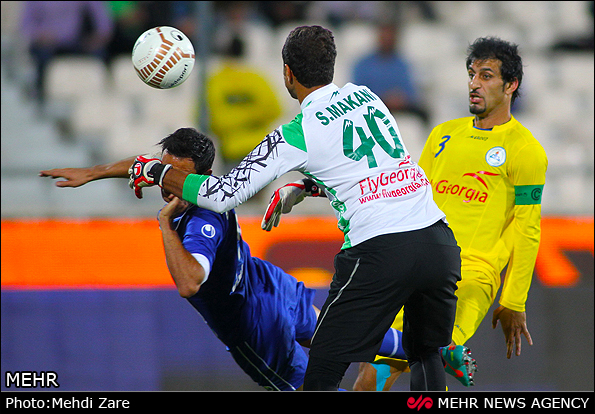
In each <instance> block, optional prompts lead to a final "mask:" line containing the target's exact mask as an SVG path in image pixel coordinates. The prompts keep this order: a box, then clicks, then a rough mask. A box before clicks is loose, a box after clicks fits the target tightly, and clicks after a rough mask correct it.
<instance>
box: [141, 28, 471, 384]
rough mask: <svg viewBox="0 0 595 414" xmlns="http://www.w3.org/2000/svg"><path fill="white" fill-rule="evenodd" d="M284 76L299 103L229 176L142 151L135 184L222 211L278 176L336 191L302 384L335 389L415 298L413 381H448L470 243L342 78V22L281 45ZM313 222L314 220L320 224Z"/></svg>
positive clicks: (384, 118)
mask: <svg viewBox="0 0 595 414" xmlns="http://www.w3.org/2000/svg"><path fill="white" fill-rule="evenodd" d="M282 56H283V61H284V65H285V66H284V78H285V85H286V87H287V90H288V92H289V93H290V94H291V96H292V97H294V98H296V99H298V101H299V102H300V107H301V112H300V114H298V115H297V116H296V117H295V119H294V120H293V121H291V122H289V123H288V124H285V125H281V126H280V127H279V128H278V129H276V130H275V131H273V132H272V133H271V134H269V135H267V136H266V137H265V138H264V140H263V141H262V142H261V143H260V144H259V145H258V146H257V147H256V148H255V149H254V150H253V151H252V152H251V153H250V154H248V155H247V156H246V157H245V158H244V160H242V162H241V163H240V164H239V165H238V166H237V167H236V168H234V169H232V170H231V171H230V172H229V173H228V174H226V175H224V176H220V177H215V176H207V175H197V174H188V173H186V172H183V171H179V170H177V169H175V168H172V167H171V165H166V164H162V163H161V162H160V160H158V159H154V160H147V159H137V160H136V161H135V163H134V164H133V166H132V168H131V186H132V187H134V188H135V191H136V193H137V196H141V191H142V187H147V186H152V185H155V184H158V185H160V186H162V187H163V188H165V189H166V190H167V191H169V192H170V193H172V194H175V195H176V196H178V197H182V198H183V199H184V200H186V201H190V202H192V203H194V204H197V205H198V206H200V207H204V208H207V209H211V210H213V211H217V212H224V211H227V210H230V209H232V208H234V207H236V206H237V205H239V204H241V203H242V202H244V201H246V200H248V199H249V198H250V197H252V196H253V195H254V194H256V193H257V192H258V191H260V190H261V189H263V188H264V187H265V186H266V185H268V184H269V183H271V182H272V181H274V180H275V179H276V178H278V177H279V176H280V175H282V174H284V173H286V172H289V171H300V172H302V173H303V174H305V175H306V176H307V177H309V178H310V179H312V180H313V181H314V182H316V183H317V184H318V185H319V186H320V187H321V188H322V189H323V191H324V193H325V195H326V196H327V197H328V198H329V201H330V204H331V206H332V207H333V209H334V211H335V214H336V217H337V220H338V225H339V228H340V229H341V230H342V231H343V233H344V235H345V243H344V244H343V247H342V250H341V252H340V253H339V254H337V256H336V258H335V269H336V273H335V275H334V277H333V282H332V283H331V286H330V291H329V297H328V298H327V300H326V302H325V304H324V306H323V308H322V310H321V316H320V318H319V319H318V322H317V327H316V331H315V333H314V337H313V340H312V346H311V349H310V359H309V362H308V368H307V371H306V377H305V379H304V390H336V389H337V388H338V385H339V383H340V381H341V379H342V377H343V375H344V373H345V371H346V369H347V368H348V366H349V364H350V363H351V362H357V361H372V360H373V358H374V356H375V354H376V352H377V351H378V349H379V347H380V344H381V342H382V338H383V336H384V334H385V332H386V331H387V330H388V329H389V327H390V325H391V323H392V321H393V319H394V317H395V315H396V313H397V312H398V311H399V309H400V308H401V307H402V306H404V307H405V323H404V329H403V330H404V333H403V346H404V349H405V351H406V354H407V359H408V361H409V364H410V366H411V389H412V390H444V389H445V386H446V380H445V374H444V369H443V365H442V360H441V357H440V354H439V351H438V349H439V347H441V346H445V345H448V344H449V343H450V341H451V334H452V328H453V323H454V314H455V307H456V296H455V295H454V292H455V290H456V283H457V281H458V280H460V249H459V247H458V246H457V244H456V241H455V239H454V236H453V234H452V231H451V230H450V228H449V227H448V225H447V224H446V220H445V215H444V213H443V212H442V211H441V210H440V209H439V208H438V207H437V206H436V204H435V203H434V200H433V198H432V188H431V186H430V183H429V181H428V180H427V178H426V176H425V174H424V172H423V170H422V169H421V168H420V167H419V166H418V165H417V164H416V163H415V162H413V161H412V160H411V157H410V156H409V153H408V152H407V149H406V147H405V145H404V143H403V141H402V138H401V135H400V132H399V129H398V127H397V123H396V121H395V119H394V118H393V117H392V116H391V114H390V111H389V110H388V108H387V107H386V105H384V103H383V102H382V101H381V100H380V99H379V98H378V97H377V96H376V95H374V94H373V93H372V92H371V91H370V90H369V89H368V88H367V87H365V86H357V85H353V84H349V83H348V84H347V85H345V86H344V87H342V88H339V87H338V86H337V85H335V84H333V83H332V79H333V72H334V63H335V57H336V50H335V44H334V38H333V35H332V33H331V32H330V31H329V30H327V29H325V28H322V27H320V26H301V27H298V28H296V29H294V30H293V31H292V32H291V33H290V34H289V36H288V38H287V40H286V42H285V45H284V46H283V51H282ZM313 231H315V229H313Z"/></svg>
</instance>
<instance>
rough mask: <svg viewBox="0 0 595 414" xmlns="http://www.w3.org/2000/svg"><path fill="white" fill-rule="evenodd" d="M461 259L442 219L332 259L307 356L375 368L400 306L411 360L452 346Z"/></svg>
mask: <svg viewBox="0 0 595 414" xmlns="http://www.w3.org/2000/svg"><path fill="white" fill-rule="evenodd" d="M460 252H461V250H460V248H459V247H458V245H457V243H456V240H455V238H454V235H453V233H452V231H451V229H450V228H449V227H448V226H447V225H446V224H445V223H444V222H443V221H442V220H440V221H438V222H437V223H435V224H433V225H432V226H429V227H426V228H424V229H420V230H413V231H408V232H402V233H393V234H386V235H381V236H377V237H374V238H372V239H370V240H367V241H365V242H363V243H360V244H358V245H356V246H354V247H351V248H348V249H345V250H342V251H341V252H340V253H338V254H337V255H336V256H335V275H334V276H333V281H332V283H331V285H330V290H329V296H328V298H327V300H326V302H325V304H324V306H323V307H322V309H321V313H320V316H319V318H318V322H317V325H316V330H315V333H314V337H313V341H312V346H311V348H310V355H312V356H315V357H318V358H326V359H330V360H333V361H341V362H357V361H372V360H373V359H374V357H375V356H376V353H377V351H378V349H379V348H380V344H381V343H382V339H383V337H384V334H385V333H386V331H387V330H388V329H389V328H390V326H391V324H392V322H393V320H394V318H395V316H396V314H397V312H398V311H399V310H400V309H401V307H403V306H404V307H405V309H404V324H403V346H404V349H405V352H406V353H407V355H408V357H409V355H411V356H415V355H421V354H424V353H425V352H428V351H431V350H434V351H435V350H436V349H437V348H438V347H440V346H446V345H448V344H449V343H450V341H451V335H452V328H453V324H454V317H455V309H456V302H457V297H456V296H455V291H456V289H457V285H456V284H457V282H458V281H459V280H461V257H460Z"/></svg>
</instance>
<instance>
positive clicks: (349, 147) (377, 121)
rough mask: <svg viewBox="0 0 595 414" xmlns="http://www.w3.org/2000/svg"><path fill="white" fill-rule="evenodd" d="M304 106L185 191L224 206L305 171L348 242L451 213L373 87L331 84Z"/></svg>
mask: <svg viewBox="0 0 595 414" xmlns="http://www.w3.org/2000/svg"><path fill="white" fill-rule="evenodd" d="M301 109H302V112H301V113H300V114H298V115H297V116H296V117H295V119H294V120H293V121H291V122H290V123H288V124H284V125H281V126H280V127H279V128H277V129H276V130H275V131H273V132H272V133H270V134H269V135H267V136H266V137H265V139H264V140H263V141H262V142H261V143H260V144H259V145H258V146H257V147H256V148H255V149H254V150H253V151H252V152H250V154H248V155H247V156H246V158H244V160H243V161H242V162H241V163H240V164H239V165H238V166H237V167H236V168H234V169H233V170H232V171H230V172H229V174H227V175H224V176H221V177H215V176H197V175H190V176H188V178H187V179H186V182H185V183H184V199H185V200H187V201H190V202H192V203H195V204H197V205H199V206H200V207H204V208H207V209H210V210H214V211H218V212H223V211H227V210H229V209H231V208H234V207H236V206H237V205H239V204H241V203H242V202H244V201H246V200H248V199H249V198H250V197H252V196H253V195H254V194H256V193H257V192H258V191H260V190H261V189H262V188H264V187H265V186H266V185H268V184H269V183H271V182H272V181H274V180H275V179H277V178H278V177H279V176H281V175H283V174H285V173H286V172H289V171H300V172H302V173H303V174H305V175H306V176H308V177H309V178H311V179H313V180H314V181H316V182H317V183H318V184H319V185H320V186H321V188H323V189H324V191H325V193H326V195H327V197H328V198H329V200H330V204H331V206H332V208H333V210H334V212H335V215H336V217H337V220H338V226H339V229H341V230H342V231H343V233H344V235H345V243H344V245H343V248H347V247H351V246H355V245H356V244H358V243H361V242H363V241H365V240H368V239H370V238H372V237H375V236H378V235H381V234H388V233H397V232H403V231H409V230H416V229H421V228H424V227H427V226H429V225H431V224H433V223H435V222H436V221H438V220H440V219H443V220H445V215H444V213H443V212H442V211H441V210H440V209H439V208H438V206H437V205H436V203H434V200H433V198H432V187H431V185H430V183H429V181H428V179H427V178H426V175H425V173H424V172H423V170H422V169H421V168H420V167H419V166H418V165H417V164H416V163H415V162H413V161H412V160H411V157H410V155H409V152H408V151H407V149H406V147H405V144H404V143H403V141H402V138H401V134H400V132H399V129H398V127H397V123H396V121H395V119H394V118H393V116H392V115H391V114H390V112H389V110H388V108H387V107H386V106H385V105H384V103H383V102H382V101H381V100H380V98H378V96H376V95H375V94H374V93H372V92H371V91H370V90H369V89H368V88H367V87H365V86H357V85H354V84H352V83H348V84H346V85H345V86H344V87H343V88H339V87H337V86H336V85H335V84H329V85H326V86H324V87H322V88H319V89H317V90H315V91H314V92H312V93H310V94H309V95H308V96H307V97H306V98H305V99H304V101H303V102H302V104H301ZM197 195H198V197H197Z"/></svg>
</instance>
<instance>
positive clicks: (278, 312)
mask: <svg viewBox="0 0 595 414" xmlns="http://www.w3.org/2000/svg"><path fill="white" fill-rule="evenodd" d="M260 266H262V270H263V271H265V272H266V274H267V275H268V276H269V277H271V274H272V275H273V276H272V277H271V280H269V281H268V283H271V284H274V287H273V288H270V289H266V288H263V289H258V290H257V291H255V292H254V293H253V294H252V295H250V296H253V297H251V298H250V299H249V301H248V304H247V307H248V308H249V309H248V310H247V311H246V313H247V314H250V315H251V316H250V317H251V318H252V326H253V329H254V330H253V332H252V333H251V334H250V335H247V336H246V337H245V339H244V341H243V342H242V343H240V344H237V345H236V346H233V347H229V351H230V353H231V355H232V356H233V358H234V360H235V361H236V362H237V364H238V365H239V366H240V367H241V368H242V370H243V371H244V372H246V373H247V374H248V375H249V376H250V377H251V378H252V379H253V380H254V381H255V382H256V383H258V384H259V385H260V386H262V387H264V388H266V389H271V390H279V391H292V390H296V389H297V388H299V387H300V386H301V385H302V384H303V382H304V375H305V372H306V366H307V364H308V355H307V354H306V352H305V350H304V349H303V348H302V346H301V345H300V344H299V343H298V341H302V340H309V339H311V338H312V335H313V333H314V329H315V326H316V312H315V310H314V308H313V307H312V302H313V300H314V293H315V292H314V290H312V289H309V288H306V287H305V286H304V284H303V283H302V282H298V281H297V280H296V279H295V278H293V277H291V276H289V275H287V274H286V273H284V272H279V270H280V269H279V268H275V269H276V271H275V269H271V268H269V266H272V265H271V264H270V263H268V262H264V261H262V262H261V264H260Z"/></svg>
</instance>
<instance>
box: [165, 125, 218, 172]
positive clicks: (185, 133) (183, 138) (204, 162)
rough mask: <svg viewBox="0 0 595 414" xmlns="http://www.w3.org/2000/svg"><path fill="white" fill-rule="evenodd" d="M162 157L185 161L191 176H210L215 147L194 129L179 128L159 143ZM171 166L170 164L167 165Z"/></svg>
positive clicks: (208, 139) (207, 138)
mask: <svg viewBox="0 0 595 414" xmlns="http://www.w3.org/2000/svg"><path fill="white" fill-rule="evenodd" d="M158 145H161V150H162V155H163V156H164V157H168V158H175V159H178V160H182V159H185V160H186V163H187V164H188V168H191V169H192V171H187V172H191V173H193V174H203V175H210V174H211V173H212V170H211V168H212V167H213V161H214V160H215V145H214V144H213V141H211V139H210V138H209V137H207V136H206V135H205V134H203V133H201V132H198V131H197V130H196V129H194V128H180V129H178V130H176V131H175V132H174V133H172V134H169V135H168V136H167V137H165V138H163V139H162V140H161V141H159V144H158ZM168 164H171V163H168Z"/></svg>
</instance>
